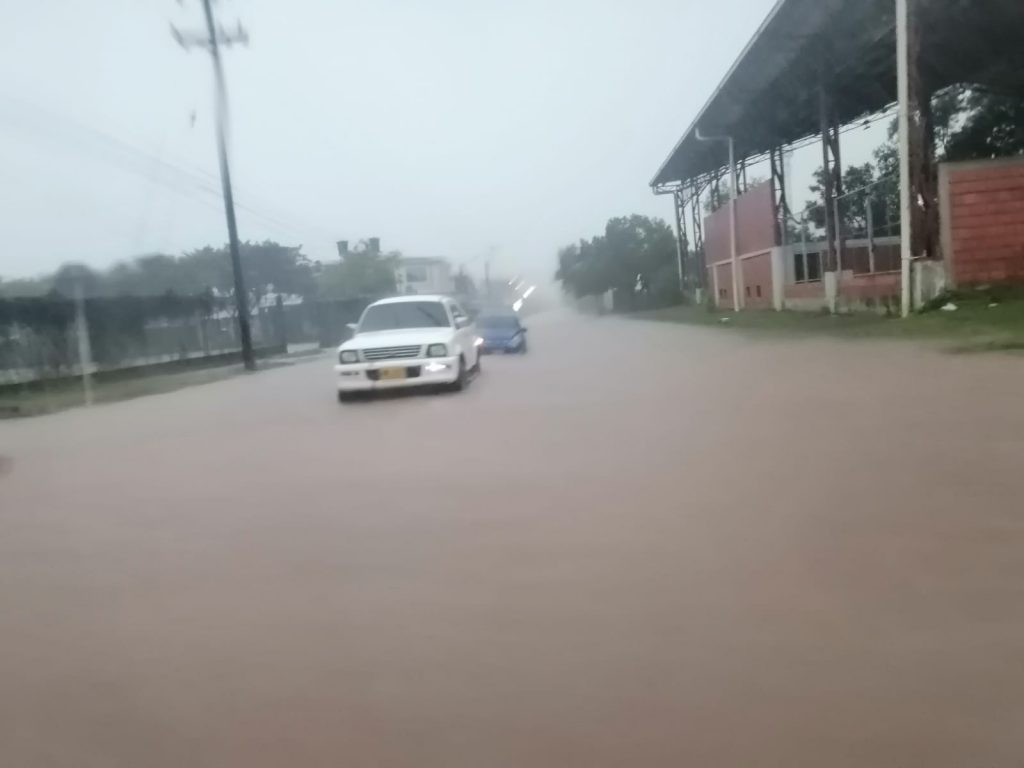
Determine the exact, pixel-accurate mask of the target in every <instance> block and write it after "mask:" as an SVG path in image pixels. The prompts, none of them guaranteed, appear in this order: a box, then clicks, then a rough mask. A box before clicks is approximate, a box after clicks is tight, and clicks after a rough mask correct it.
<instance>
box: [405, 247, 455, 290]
mask: <svg viewBox="0 0 1024 768" xmlns="http://www.w3.org/2000/svg"><path fill="white" fill-rule="evenodd" d="M395 287H396V288H397V290H398V293H400V294H409V293H424V294H427V293H429V294H434V293H440V294H451V293H454V292H455V280H454V278H453V277H452V266H451V264H449V263H448V260H447V259H441V258H435V257H415V256H408V257H402V258H400V259H398V261H397V263H396V264H395Z"/></svg>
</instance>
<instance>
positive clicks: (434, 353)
mask: <svg viewBox="0 0 1024 768" xmlns="http://www.w3.org/2000/svg"><path fill="white" fill-rule="evenodd" d="M427 357H448V347H447V346H445V345H444V344H431V345H430V346H429V347H427Z"/></svg>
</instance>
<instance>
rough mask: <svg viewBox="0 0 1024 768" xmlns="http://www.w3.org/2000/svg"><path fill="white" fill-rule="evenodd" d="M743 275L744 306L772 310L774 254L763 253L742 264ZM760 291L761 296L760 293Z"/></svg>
mask: <svg viewBox="0 0 1024 768" xmlns="http://www.w3.org/2000/svg"><path fill="white" fill-rule="evenodd" d="M740 266H741V271H740V274H741V275H743V287H742V289H741V290H742V291H743V301H744V306H745V307H748V308H750V309H772V254H771V252H770V251H769V252H767V253H762V254H759V255H758V256H754V257H752V258H749V259H743V260H742V261H741V262H740ZM759 290H760V294H761V295H760V296H758V291H759Z"/></svg>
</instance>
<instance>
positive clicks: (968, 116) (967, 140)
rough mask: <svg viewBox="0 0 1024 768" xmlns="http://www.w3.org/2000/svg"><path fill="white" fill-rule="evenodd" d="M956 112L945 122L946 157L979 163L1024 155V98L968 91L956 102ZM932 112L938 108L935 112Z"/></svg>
mask: <svg viewBox="0 0 1024 768" xmlns="http://www.w3.org/2000/svg"><path fill="white" fill-rule="evenodd" d="M956 104H957V110H956V112H955V113H953V114H952V115H950V116H949V117H948V118H947V117H946V115H945V114H942V115H936V118H935V122H936V125H939V124H940V122H941V121H942V120H945V121H946V126H947V128H946V132H945V135H944V136H942V139H943V142H942V143H943V157H944V159H946V160H980V159H984V158H992V157H1007V156H1011V155H1020V154H1024V95H1018V96H1010V95H1004V94H996V93H991V92H988V91H982V90H968V91H966V92H965V93H963V94H962V95H961V96H960V97H959V98H958V100H957V102H956ZM932 111H933V113H934V112H935V109H934V107H933V109H932Z"/></svg>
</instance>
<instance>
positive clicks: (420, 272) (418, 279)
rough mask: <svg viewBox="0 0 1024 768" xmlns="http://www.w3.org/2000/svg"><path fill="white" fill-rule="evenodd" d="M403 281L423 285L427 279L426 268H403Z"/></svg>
mask: <svg viewBox="0 0 1024 768" xmlns="http://www.w3.org/2000/svg"><path fill="white" fill-rule="evenodd" d="M405 279H406V280H407V281H408V282H410V283H425V282H427V280H428V279H429V278H428V277H427V268H426V267H406V268H405Z"/></svg>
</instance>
